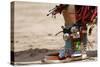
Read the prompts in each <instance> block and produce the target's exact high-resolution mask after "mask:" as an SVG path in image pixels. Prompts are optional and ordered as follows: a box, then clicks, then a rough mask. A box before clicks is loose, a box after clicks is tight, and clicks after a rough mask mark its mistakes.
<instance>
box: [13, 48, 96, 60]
mask: <svg viewBox="0 0 100 67" xmlns="http://www.w3.org/2000/svg"><path fill="white" fill-rule="evenodd" d="M57 51H58V50H49V49H38V48H36V49H28V50H25V51H19V52H13V51H11V54H14V58H13V59H14V62H31V61H38V60H42V59H43V58H44V56H45V55H46V54H48V53H51V52H57ZM87 56H88V57H97V51H87Z"/></svg>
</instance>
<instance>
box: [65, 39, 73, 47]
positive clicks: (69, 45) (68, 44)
mask: <svg viewBox="0 0 100 67" xmlns="http://www.w3.org/2000/svg"><path fill="white" fill-rule="evenodd" d="M67 48H72V42H71V40H70V39H68V40H65V49H67Z"/></svg>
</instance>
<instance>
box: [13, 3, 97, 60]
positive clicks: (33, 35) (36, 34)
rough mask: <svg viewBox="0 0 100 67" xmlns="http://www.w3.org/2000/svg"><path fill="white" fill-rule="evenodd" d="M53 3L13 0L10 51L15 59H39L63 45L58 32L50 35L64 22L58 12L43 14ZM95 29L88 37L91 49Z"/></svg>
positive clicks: (95, 48)
mask: <svg viewBox="0 0 100 67" xmlns="http://www.w3.org/2000/svg"><path fill="white" fill-rule="evenodd" d="M55 5H56V4H44V3H43V4H42V3H26V2H15V13H14V14H15V18H14V19H15V20H14V45H12V46H14V51H12V52H14V53H15V61H16V62H29V61H37V60H41V59H42V58H43V57H44V55H45V54H47V53H48V52H53V51H57V50H58V49H61V48H62V47H63V46H64V41H63V38H62V33H61V34H59V35H58V36H54V35H55V34H56V33H57V32H58V31H61V28H60V27H61V26H62V25H64V19H63V16H62V15H60V14H58V15H57V17H56V19H54V18H52V17H51V16H49V17H47V16H46V14H47V13H48V11H49V10H50V9H52V8H54V7H55ZM95 31H96V26H95V29H94V33H93V35H92V36H89V37H88V38H89V40H90V41H93V43H94V46H95V47H94V48H93V49H94V50H97V47H96V33H95ZM94 40H95V41H94ZM89 49H91V48H89ZM89 49H88V50H89ZM12 50H13V49H12Z"/></svg>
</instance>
